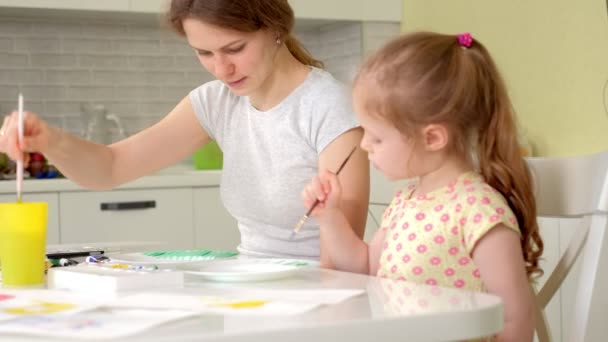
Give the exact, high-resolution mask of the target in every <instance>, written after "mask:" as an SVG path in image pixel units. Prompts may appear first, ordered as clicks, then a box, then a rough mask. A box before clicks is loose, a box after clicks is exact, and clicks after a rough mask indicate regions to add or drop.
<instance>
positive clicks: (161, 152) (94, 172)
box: [0, 96, 210, 190]
mask: <svg viewBox="0 0 608 342" xmlns="http://www.w3.org/2000/svg"><path fill="white" fill-rule="evenodd" d="M16 119H17V117H16V113H13V114H12V115H11V117H10V119H9V122H8V124H5V125H4V127H3V129H4V130H5V136H3V137H2V138H5V141H4V149H5V150H6V151H7V153H8V154H9V156H11V158H13V159H15V158H17V156H19V155H21V153H23V152H40V153H42V154H44V156H45V157H46V158H47V159H48V160H49V161H50V162H51V163H52V164H53V165H55V166H56V167H57V168H58V169H59V170H60V171H61V172H62V173H63V174H64V175H65V176H66V177H68V178H70V179H71V180H73V181H74V182H76V183H78V184H80V185H81V186H83V187H86V188H89V189H94V190H106V189H111V188H113V187H116V186H118V185H120V184H123V183H126V182H128V181H131V180H134V179H136V178H139V177H141V176H144V175H147V174H150V173H152V172H155V171H157V170H160V169H162V168H164V167H167V166H169V165H172V164H174V163H176V162H179V161H180V160H183V159H184V158H186V157H188V156H189V155H190V154H192V153H193V152H194V151H195V150H196V149H197V148H199V147H200V146H202V145H204V144H206V143H208V142H209V141H210V138H209V134H208V133H207V132H206V131H205V130H204V129H203V128H202V127H201V125H200V123H199V121H198V119H197V118H196V115H195V113H194V109H193V107H192V103H191V102H190V99H189V97H188V96H186V97H185V98H184V99H183V100H182V101H181V102H180V103H178V105H177V106H176V107H175V108H174V109H173V110H172V111H171V112H170V113H169V114H168V115H167V116H165V117H164V118H163V119H162V120H161V121H159V122H158V123H156V124H155V125H153V126H151V127H149V128H146V129H144V130H143V131H141V132H139V133H137V134H135V135H133V136H130V137H128V138H127V139H124V140H122V141H119V142H117V143H114V144H112V145H109V146H106V145H101V144H96V143H93V142H90V141H87V140H84V139H82V138H79V137H77V136H74V135H72V134H70V133H68V132H65V131H63V130H61V129H59V128H55V127H51V126H48V125H47V124H46V123H45V122H44V121H42V120H40V119H39V118H37V117H36V116H35V115H32V114H28V115H26V119H25V123H24V126H25V129H24V139H23V144H22V146H18V144H17V129H16V124H17V122H16V121H17V120H16ZM0 139H1V138H0Z"/></svg>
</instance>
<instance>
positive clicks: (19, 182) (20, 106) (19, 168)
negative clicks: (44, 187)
mask: <svg viewBox="0 0 608 342" xmlns="http://www.w3.org/2000/svg"><path fill="white" fill-rule="evenodd" d="M17 108H18V109H17V110H18V113H17V134H18V136H17V139H19V146H21V144H22V143H23V95H21V93H19V96H18V103H17ZM22 158H24V157H22ZM22 189H23V159H20V160H17V203H21V190H22Z"/></svg>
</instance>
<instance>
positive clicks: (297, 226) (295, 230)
mask: <svg viewBox="0 0 608 342" xmlns="http://www.w3.org/2000/svg"><path fill="white" fill-rule="evenodd" d="M307 219H308V215H304V216H302V218H301V219H300V221H299V222H298V224H297V225H296V227H295V228H294V229H293V232H294V233H297V232H299V231H300V229H302V226H303V225H304V222H306V220H307Z"/></svg>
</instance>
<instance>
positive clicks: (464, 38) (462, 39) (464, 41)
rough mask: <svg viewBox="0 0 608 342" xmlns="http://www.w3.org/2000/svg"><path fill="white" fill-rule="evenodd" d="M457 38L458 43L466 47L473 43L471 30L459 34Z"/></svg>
mask: <svg viewBox="0 0 608 342" xmlns="http://www.w3.org/2000/svg"><path fill="white" fill-rule="evenodd" d="M456 38H458V45H460V46H462V47H466V48H467V49H468V48H470V47H471V45H473V37H472V36H471V34H470V33H469V32H465V33H460V34H457V35H456Z"/></svg>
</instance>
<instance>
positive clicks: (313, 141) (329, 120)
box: [190, 68, 358, 259]
mask: <svg viewBox="0 0 608 342" xmlns="http://www.w3.org/2000/svg"><path fill="white" fill-rule="evenodd" d="M190 100H191V102H192V106H193V107H194V111H195V113H196V116H197V118H198V119H199V121H200V123H201V125H202V127H203V128H204V129H205V130H206V131H207V133H208V134H209V135H210V136H211V137H212V138H213V139H215V140H216V141H217V143H218V145H219V146H220V148H221V149H222V151H223V153H224V167H223V170H222V180H221V197H222V201H223V203H224V206H225V207H226V209H227V210H228V212H229V213H230V214H231V215H233V216H234V217H235V218H236V219H237V221H238V226H239V230H240V232H241V244H240V245H239V247H238V250H239V251H240V252H241V253H243V254H247V255H255V256H275V257H299V258H312V259H315V258H316V259H318V258H319V227H318V223H317V222H316V221H315V220H314V219H309V220H308V221H307V223H306V224H305V225H304V226H303V227H302V229H301V230H300V232H299V233H298V234H296V235H295V237H294V238H293V239H291V240H290V235H291V232H292V230H293V228H294V226H295V225H296V224H297V223H298V221H299V220H300V218H301V217H302V215H304V213H305V212H306V208H305V207H304V205H303V202H302V198H301V193H302V190H303V189H304V186H305V185H306V184H308V182H310V180H311V179H312V177H313V176H315V175H317V174H318V161H319V154H320V153H321V152H322V151H323V149H324V148H325V147H326V146H327V145H328V144H329V143H331V142H332V141H333V140H334V139H336V138H337V137H338V136H339V135H341V134H342V133H344V132H346V131H348V130H350V129H352V128H354V127H357V126H358V124H357V121H356V118H355V115H354V114H353V111H352V106H351V101H350V96H349V91H348V89H347V88H346V87H345V86H344V85H343V84H341V83H340V82H339V81H337V80H336V79H334V78H333V76H331V75H330V74H329V73H327V72H326V71H323V70H321V69H317V68H312V70H311V71H310V72H309V74H308V76H307V78H306V79H305V81H304V82H302V84H300V85H299V86H298V87H297V88H296V89H294V91H292V92H291V94H289V95H288V96H287V97H286V98H285V99H284V100H283V101H282V102H281V103H280V104H278V105H277V106H276V107H274V108H272V109H270V110H268V111H265V112H261V111H258V110H257V109H255V108H254V107H253V106H252V105H251V103H250V101H249V98H248V97H246V96H237V95H234V94H233V93H232V92H231V91H230V89H229V88H228V87H227V86H226V85H224V84H223V83H222V82H221V81H212V82H209V83H206V84H203V85H202V86H200V87H198V88H196V89H194V90H193V91H192V92H191V93H190ZM214 228H217V229H218V232H217V234H222V232H221V231H220V229H222V228H223V227H214Z"/></svg>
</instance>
